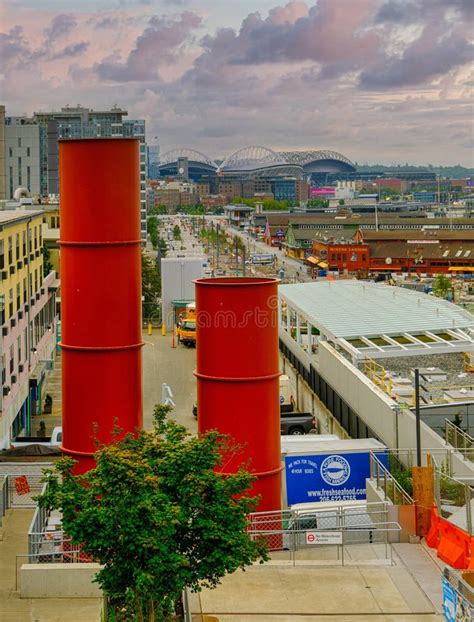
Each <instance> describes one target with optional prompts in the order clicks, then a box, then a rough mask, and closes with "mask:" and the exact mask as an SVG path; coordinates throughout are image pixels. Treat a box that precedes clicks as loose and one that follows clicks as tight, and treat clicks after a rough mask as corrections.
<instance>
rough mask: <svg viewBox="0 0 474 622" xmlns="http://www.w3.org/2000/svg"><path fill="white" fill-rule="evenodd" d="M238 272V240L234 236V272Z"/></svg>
mask: <svg viewBox="0 0 474 622" xmlns="http://www.w3.org/2000/svg"><path fill="white" fill-rule="evenodd" d="M238 271H239V239H238V237H237V236H235V272H236V273H238Z"/></svg>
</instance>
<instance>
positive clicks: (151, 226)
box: [146, 216, 159, 250]
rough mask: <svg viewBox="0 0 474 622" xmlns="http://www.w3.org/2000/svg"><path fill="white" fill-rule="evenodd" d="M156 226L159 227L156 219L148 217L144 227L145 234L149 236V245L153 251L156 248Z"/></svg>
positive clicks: (155, 217)
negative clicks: (145, 228)
mask: <svg viewBox="0 0 474 622" xmlns="http://www.w3.org/2000/svg"><path fill="white" fill-rule="evenodd" d="M158 226H159V220H158V217H157V216H149V217H148V220H147V223H146V227H147V232H148V234H149V236H150V241H151V245H152V246H153V248H154V249H155V250H156V248H157V246H158Z"/></svg>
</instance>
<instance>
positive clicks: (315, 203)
mask: <svg viewBox="0 0 474 622" xmlns="http://www.w3.org/2000/svg"><path fill="white" fill-rule="evenodd" d="M308 207H320V208H322V209H326V208H328V207H329V201H328V199H309V201H308Z"/></svg>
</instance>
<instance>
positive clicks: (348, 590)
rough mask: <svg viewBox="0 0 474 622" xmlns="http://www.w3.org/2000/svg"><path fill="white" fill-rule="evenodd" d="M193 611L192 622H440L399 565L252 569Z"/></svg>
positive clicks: (208, 593) (206, 594) (206, 595)
mask: <svg viewBox="0 0 474 622" xmlns="http://www.w3.org/2000/svg"><path fill="white" fill-rule="evenodd" d="M412 546H414V547H417V546H418V547H419V546H420V545H412ZM191 607H192V610H193V614H195V618H194V621H195V622H198V621H199V620H200V614H204V615H211V616H216V617H217V618H218V619H219V622H237V620H240V621H246V622H256V621H257V620H258V622H267V621H268V622H287V621H290V620H291V621H299V620H301V622H302V621H303V620H304V621H305V622H308V621H310V620H311V621H314V622H316V621H318V622H322V621H324V620H332V621H334V620H338V622H340V621H343V620H347V621H349V620H351V622H354V621H355V620H358V621H360V622H362V620H363V621H364V622H366V621H367V620H371V621H374V620H377V621H379V622H392V621H393V622H395V620H396V621H397V622H401V621H405V620H406V621H408V620H410V621H420V622H422V621H426V622H428V621H429V622H438V621H439V622H441V620H443V616H442V615H441V614H440V612H439V609H438V607H437V606H435V605H434V604H433V603H432V602H431V601H430V599H429V598H428V597H427V595H426V594H425V592H424V591H423V589H422V588H421V587H420V585H419V583H418V582H417V581H416V580H414V578H413V576H412V575H411V574H410V573H409V572H408V570H407V568H406V567H405V566H404V564H403V562H401V561H400V560H398V562H396V565H395V566H385V567H377V568H374V567H367V566H356V567H353V566H351V567H347V566H346V567H334V566H332V567H319V566H318V567H316V566H296V567H292V566H289V565H286V566H285V565H281V566H279V565H268V564H267V565H263V566H261V565H255V566H252V567H251V568H249V569H247V570H246V571H245V572H242V571H238V572H236V573H234V574H233V575H229V576H227V577H225V578H224V579H223V581H222V584H221V585H220V586H219V587H217V588H216V589H215V590H203V592H201V594H200V595H199V597H198V598H197V599H196V598H194V599H193V600H192V605H191Z"/></svg>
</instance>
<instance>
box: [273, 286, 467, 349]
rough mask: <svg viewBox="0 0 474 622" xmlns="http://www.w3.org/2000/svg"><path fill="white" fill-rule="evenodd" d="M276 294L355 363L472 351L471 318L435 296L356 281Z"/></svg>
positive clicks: (285, 288) (286, 289)
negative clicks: (368, 359)
mask: <svg viewBox="0 0 474 622" xmlns="http://www.w3.org/2000/svg"><path fill="white" fill-rule="evenodd" d="M279 294H280V297H281V298H282V299H283V300H284V301H285V302H286V303H287V305H288V306H289V307H290V308H291V309H293V310H294V311H296V312H297V313H299V314H300V316H301V317H302V318H304V319H306V321H307V322H308V324H310V325H311V326H314V327H316V328H317V329H318V330H319V331H320V333H321V335H323V336H324V337H325V338H326V339H328V340H329V341H332V342H333V343H335V344H337V345H339V346H340V347H342V348H343V349H344V350H345V351H346V352H347V353H349V354H350V355H351V357H352V358H353V359H355V360H362V359H364V358H367V357H368V358H391V357H397V356H413V355H421V354H433V353H436V354H438V353H447V352H450V353H453V352H467V351H474V341H473V339H472V338H471V335H470V329H474V316H473V315H472V314H471V313H469V312H468V311H465V310H464V309H461V308H460V307H458V306H456V305H454V304H452V303H449V302H446V301H444V300H441V299H439V298H436V297H434V296H430V295H427V294H423V293H419V292H415V291H410V290H408V289H404V288H401V287H393V286H389V285H385V284H376V283H370V282H363V281H355V280H353V281H318V282H313V283H299V284H295V285H281V286H280V287H279Z"/></svg>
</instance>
